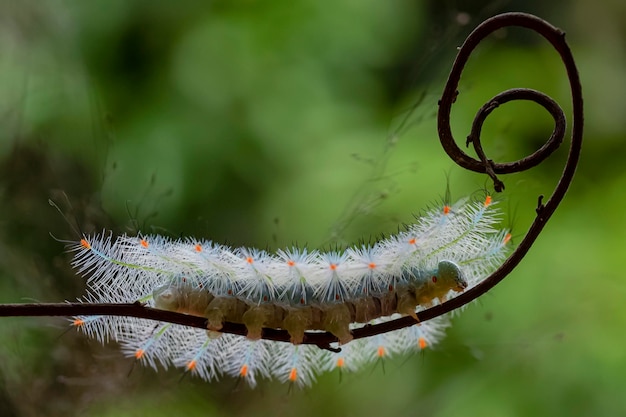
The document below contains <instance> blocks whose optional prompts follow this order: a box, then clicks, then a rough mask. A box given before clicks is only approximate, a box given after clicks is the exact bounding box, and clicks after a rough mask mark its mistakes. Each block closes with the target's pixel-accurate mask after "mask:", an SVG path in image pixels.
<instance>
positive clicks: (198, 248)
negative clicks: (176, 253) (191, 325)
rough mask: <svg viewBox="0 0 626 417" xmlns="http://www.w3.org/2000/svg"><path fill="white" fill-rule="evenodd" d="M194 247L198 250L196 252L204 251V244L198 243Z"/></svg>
mask: <svg viewBox="0 0 626 417" xmlns="http://www.w3.org/2000/svg"><path fill="white" fill-rule="evenodd" d="M194 249H195V250H196V252H202V245H196V246H195V247H194Z"/></svg>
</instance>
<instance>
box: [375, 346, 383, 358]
mask: <svg viewBox="0 0 626 417" xmlns="http://www.w3.org/2000/svg"><path fill="white" fill-rule="evenodd" d="M377 354H378V357H379V358H382V357H384V356H385V347H384V346H378V352H377Z"/></svg>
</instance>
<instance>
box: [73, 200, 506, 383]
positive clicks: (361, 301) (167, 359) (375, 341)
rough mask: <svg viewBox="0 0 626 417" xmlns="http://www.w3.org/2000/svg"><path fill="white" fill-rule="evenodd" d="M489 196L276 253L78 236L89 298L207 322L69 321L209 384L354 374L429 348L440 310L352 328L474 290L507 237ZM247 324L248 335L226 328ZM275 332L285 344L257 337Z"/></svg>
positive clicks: (152, 238)
mask: <svg viewBox="0 0 626 417" xmlns="http://www.w3.org/2000/svg"><path fill="white" fill-rule="evenodd" d="M499 218H500V215H499V210H498V208H497V204H496V203H494V202H493V201H492V199H491V197H487V198H486V199H485V200H484V201H473V202H470V201H467V200H462V201H460V202H459V203H457V204H456V205H454V206H452V207H450V206H448V205H445V206H443V207H442V208H440V209H438V210H432V211H430V212H427V213H426V214H425V215H423V216H421V217H419V218H418V219H417V222H416V223H415V224H413V225H411V226H408V227H407V228H406V230H405V231H402V232H400V233H398V234H396V235H393V236H390V237H388V238H386V239H383V240H381V241H379V242H376V243H374V244H372V245H361V246H355V247H350V248H347V249H346V250H344V251H331V252H320V251H316V250H312V251H310V250H307V249H301V248H295V247H294V248H290V249H285V250H279V251H277V252H276V253H275V254H270V253H268V252H266V251H261V250H257V249H249V248H237V249H233V248H230V247H228V246H224V245H220V244H217V243H214V242H211V241H204V240H196V239H191V238H189V239H178V240H171V239H168V238H166V237H162V236H158V235H139V236H126V235H123V236H119V237H117V238H115V239H114V238H112V236H111V235H110V234H108V233H106V232H105V233H101V234H97V235H92V236H84V237H83V239H82V240H81V241H80V242H76V243H74V244H72V245H71V247H70V250H71V251H73V252H74V253H75V257H74V260H73V265H74V267H75V268H77V269H78V271H79V273H80V274H82V275H84V276H86V277H87V283H88V288H89V295H88V296H87V297H86V298H85V300H84V301H85V302H93V301H97V302H116V303H123V302H135V301H137V300H139V301H141V302H144V303H146V304H147V305H149V306H153V307H156V308H159V309H164V310H170V311H177V312H182V313H186V314H192V315H196V316H201V317H205V318H207V321H208V329H206V330H205V331H203V330H202V329H195V328H187V327H183V326H180V325H175V324H169V323H161V324H156V325H155V323H154V322H151V321H149V320H144V319H137V318H124V317H106V316H102V317H76V318H74V321H73V324H74V325H75V326H76V327H78V328H80V329H81V330H82V331H84V332H85V333H87V334H88V335H90V336H92V337H95V338H97V339H98V340H100V341H105V340H108V339H113V340H116V341H118V342H120V343H121V344H122V349H123V351H124V352H125V353H126V354H127V355H128V356H131V357H135V358H136V359H137V360H139V361H141V362H144V363H147V364H149V365H151V366H152V367H155V368H156V366H157V364H161V365H163V366H165V367H167V366H169V365H174V366H177V367H182V368H184V369H185V370H186V371H188V372H191V373H193V374H196V375H199V376H200V377H202V378H204V379H207V380H211V379H216V378H218V377H219V376H221V375H231V376H235V377H240V378H242V379H245V380H246V381H247V382H248V383H249V384H250V385H252V386H254V385H255V384H256V381H257V378H258V377H265V378H276V379H278V380H281V381H289V382H292V383H296V384H298V385H309V384H311V383H312V382H313V381H314V379H315V375H316V374H318V373H320V372H323V371H329V370H332V369H336V368H338V369H340V370H346V371H354V370H357V369H359V368H360V367H362V366H363V365H364V364H367V363H369V362H371V361H373V360H376V359H378V358H384V357H387V356H389V355H396V354H401V353H405V352H409V351H413V350H420V349H424V348H426V347H428V346H431V345H433V344H435V343H436V342H437V341H438V340H439V339H440V338H441V337H442V336H443V330H444V329H445V328H446V327H447V326H448V320H449V319H448V318H447V317H440V318H437V319H434V320H430V321H427V322H424V323H419V324H417V325H415V326H412V327H409V328H405V329H401V330H397V331H394V332H389V333H386V334H380V335H377V336H373V337H369V338H364V339H358V340H352V335H351V330H352V329H354V328H357V327H361V326H364V325H366V324H368V323H380V322H384V321H388V320H390V319H393V318H397V317H399V316H403V315H410V316H413V317H415V318H417V316H416V312H417V311H419V310H421V309H424V308H426V307H429V306H431V305H432V304H434V303H441V302H443V301H445V300H446V299H448V298H450V297H453V296H454V295H455V294H457V293H460V292H462V291H464V290H465V289H466V288H469V287H472V286H474V285H476V284H477V283H478V282H480V281H481V280H482V279H484V278H485V277H486V276H487V275H488V274H489V273H490V271H492V270H494V269H495V268H496V267H497V266H498V265H499V264H500V263H501V262H502V261H503V259H504V258H505V256H506V245H507V242H508V241H509V239H510V235H509V233H508V231H507V230H500V229H498V227H497V224H498V222H499ZM225 321H228V322H235V323H242V324H244V325H245V326H246V328H247V330H248V334H247V337H243V336H236V335H230V334H221V333H220V329H221V328H222V323H223V322H225ZM264 327H269V328H281V329H284V330H287V331H288V332H289V335H290V338H291V343H285V342H274V341H268V340H263V339H261V336H262V329H263V328H264ZM306 331H328V332H330V333H332V334H333V335H334V336H336V337H337V340H338V343H337V346H338V347H340V348H341V350H340V351H339V352H330V351H326V350H322V349H319V348H318V347H316V346H312V345H304V344H301V343H302V341H303V337H304V333H305V332H306Z"/></svg>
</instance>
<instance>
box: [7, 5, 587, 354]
mask: <svg viewBox="0 0 626 417" xmlns="http://www.w3.org/2000/svg"><path fill="white" fill-rule="evenodd" d="M508 26H519V27H523V28H527V29H530V30H532V31H535V32H537V33H539V34H540V35H542V36H543V37H544V38H545V39H546V40H547V41H548V42H550V43H551V44H552V46H553V47H554V49H555V50H556V51H557V52H558V53H559V55H560V57H561V60H562V62H563V64H564V66H565V70H566V72H567V77H568V79H569V83H570V88H571V96H572V104H573V117H572V122H573V124H572V133H571V140H570V149H569V155H568V158H567V162H566V163H565V167H564V170H563V173H562V175H561V178H560V179H559V182H558V184H557V186H556V187H555V189H554V191H553V193H552V195H551V196H550V198H549V199H548V200H547V202H546V203H545V205H544V204H543V203H542V199H543V196H540V197H539V203H538V207H537V213H536V217H535V220H534V221H533V223H532V224H531V226H530V228H529V229H528V232H527V234H526V236H525V237H524V239H523V240H522V241H521V242H520V244H519V246H518V247H517V248H516V249H515V251H514V252H513V253H512V254H511V255H510V256H509V258H508V259H507V260H506V261H505V262H504V263H503V264H502V265H501V266H500V267H499V268H498V269H497V270H496V271H495V272H493V273H492V274H491V275H490V276H489V277H487V278H486V279H485V280H483V281H482V282H481V283H480V284H478V285H476V286H475V287H473V288H471V289H469V290H467V291H465V292H464V293H462V294H460V295H459V296H457V297H454V298H452V299H450V300H448V301H446V302H444V303H442V304H439V305H436V306H434V307H431V308H428V309H426V310H423V311H420V312H418V313H417V317H418V319H419V320H420V321H426V320H430V319H432V318H435V317H438V316H441V315H443V314H446V313H448V312H450V311H452V310H454V309H457V308H459V307H461V306H463V305H465V304H467V303H469V302H471V301H473V300H475V299H476V298H478V297H479V296H481V295H482V294H484V293H485V292H487V291H489V290H490V289H491V288H493V287H494V286H495V285H496V284H498V283H499V282H500V281H502V280H503V279H504V278H505V277H506V276H507V275H508V274H509V273H510V272H511V271H512V270H513V269H514V268H515V267H516V266H517V265H518V264H519V262H520V261H521V260H522V258H523V257H524V256H525V255H526V253H527V252H528V250H529V249H530V247H531V246H532V244H533V243H534V241H535V240H536V238H537V237H538V236H539V234H540V232H541V231H542V230H543V228H544V226H545V224H546V222H547V221H548V220H549V219H550V217H551V216H552V214H553V213H554V211H555V210H556V208H557V206H558V205H559V203H560V202H561V200H562V199H563V197H564V196H565V193H566V191H567V189H568V187H569V185H570V183H571V181H572V179H573V176H574V172H575V170H576V165H577V163H578V159H579V156H580V150H581V145H582V132H583V99H582V88H581V85H580V79H579V76H578V71H577V69H576V65H575V63H574V58H573V56H572V53H571V51H570V49H569V47H568V45H567V43H566V42H565V37H564V33H563V32H562V31H561V30H560V29H558V28H556V27H554V26H552V25H551V24H549V23H547V22H546V21H544V20H542V19H540V18H538V17H536V16H533V15H529V14H525V13H505V14H501V15H497V16H495V17H492V18H490V19H488V20H486V21H485V22H483V23H482V24H480V25H479V26H478V27H477V28H476V29H475V30H474V31H473V32H472V33H471V34H470V35H469V36H468V38H467V39H466V41H465V42H464V44H463V45H462V46H461V48H460V49H459V52H458V55H457V58H456V60H455V62H454V64H453V66H452V70H451V72H450V75H449V77H448V81H447V83H446V86H445V88H444V91H443V95H442V97H441V100H440V101H439V113H438V132H439V138H440V141H441V144H442V146H443V148H444V150H445V151H446V153H447V154H448V155H449V156H450V158H452V160H453V161H454V162H455V163H456V164H457V165H459V166H461V167H463V168H465V169H468V170H470V171H474V172H479V173H485V174H487V175H489V176H490V177H491V178H492V179H493V181H494V188H495V189H496V191H501V190H502V189H503V188H504V183H503V182H502V181H501V180H500V179H499V178H498V177H497V175H499V174H510V173H516V172H522V171H525V170H528V169H530V168H533V167H535V166H537V165H538V164H540V163H541V162H543V161H544V160H545V159H546V158H548V157H549V156H550V155H551V154H552V153H553V152H554V151H555V150H556V149H557V148H558V147H559V146H560V145H561V143H562V142H563V138H564V136H565V130H566V118H565V115H564V113H563V111H562V110H561V108H560V107H559V105H558V104H557V103H556V102H555V101H554V100H553V99H551V98H550V97H549V96H547V95H545V94H543V93H541V92H539V91H535V90H531V89H525V88H517V89H511V90H506V91H504V92H502V93H500V94H498V95H496V96H495V97H493V98H492V99H491V100H489V101H488V102H487V103H486V104H485V105H483V106H482V107H481V108H480V110H479V111H478V113H477V114H476V116H475V118H474V122H473V124H472V129H471V132H470V134H469V135H468V137H467V142H466V144H467V145H469V144H470V143H471V144H472V145H473V147H474V150H475V151H476V154H477V155H478V158H479V159H474V158H472V157H470V156H469V155H467V154H466V153H464V152H463V151H462V150H461V149H460V148H459V147H458V145H457V144H456V141H455V139H454V137H453V136H452V132H451V129H450V111H451V108H452V104H453V103H454V102H455V100H456V97H457V95H458V91H457V86H458V83H459V80H460V78H461V74H462V72H463V68H464V67H465V64H466V63H467V61H468V59H469V57H470V55H471V53H472V51H473V50H474V49H475V48H476V46H477V45H478V44H479V43H480V42H481V41H482V40H483V39H484V38H486V37H487V36H488V35H490V34H491V33H493V32H494V31H496V30H498V29H501V28H504V27H508ZM514 100H527V101H532V102H535V103H537V104H539V105H540V106H542V107H543V108H544V109H546V111H548V113H550V115H551V116H552V117H553V119H554V130H553V132H552V134H551V135H550V138H549V139H548V140H547V141H546V142H545V144H544V145H543V146H542V147H541V148H539V149H538V150H537V151H535V152H534V153H532V154H531V155H529V156H526V157H524V158H522V159H519V160H517V161H513V162H506V163H496V162H493V161H492V160H490V159H489V158H488V157H487V156H486V154H485V152H484V150H483V148H482V145H481V141H480V134H481V128H482V125H483V123H484V121H485V120H486V118H487V117H488V116H489V114H491V112H492V111H493V110H494V109H495V108H497V107H498V106H500V105H503V104H505V103H508V102H510V101H514ZM87 315H111V316H131V317H139V318H146V319H153V320H159V321H164V322H170V323H175V324H180V325H185V326H191V327H199V328H204V329H206V328H207V320H206V319H205V318H202V317H196V316H191V315H186V314H182V313H175V312H170V311H164V310H158V309H154V308H149V307H146V306H144V305H142V304H140V303H134V304H95V303H94V304H82V303H58V304H5V305H0V316H87ZM415 323H416V321H415V319H414V318H412V317H410V316H407V317H402V318H399V319H397V320H392V321H388V322H385V323H381V324H376V325H366V326H364V327H362V328H359V329H354V330H352V334H353V336H354V339H359V338H364V337H369V336H373V335H376V334H381V333H385V332H389V331H393V330H398V329H401V328H403V327H408V326H411V325H414V324H415ZM221 331H222V332H224V333H232V334H238V335H245V334H246V327H245V325H243V324H238V323H228V322H227V323H224V326H223V328H222V329H221ZM262 337H263V338H264V339H268V340H275V341H285V342H286V341H289V339H290V336H289V334H288V333H287V331H286V330H278V329H268V328H266V329H264V330H263V335H262ZM336 341H337V338H336V337H335V336H333V335H332V334H330V333H325V332H307V333H305V337H304V340H303V343H306V344H314V345H317V346H319V347H320V348H324V349H332V348H331V347H330V343H332V342H336Z"/></svg>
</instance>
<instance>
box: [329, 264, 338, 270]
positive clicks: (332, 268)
mask: <svg viewBox="0 0 626 417" xmlns="http://www.w3.org/2000/svg"><path fill="white" fill-rule="evenodd" d="M329 268H330V270H331V271H335V270H336V269H337V264H330V267H329Z"/></svg>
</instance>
